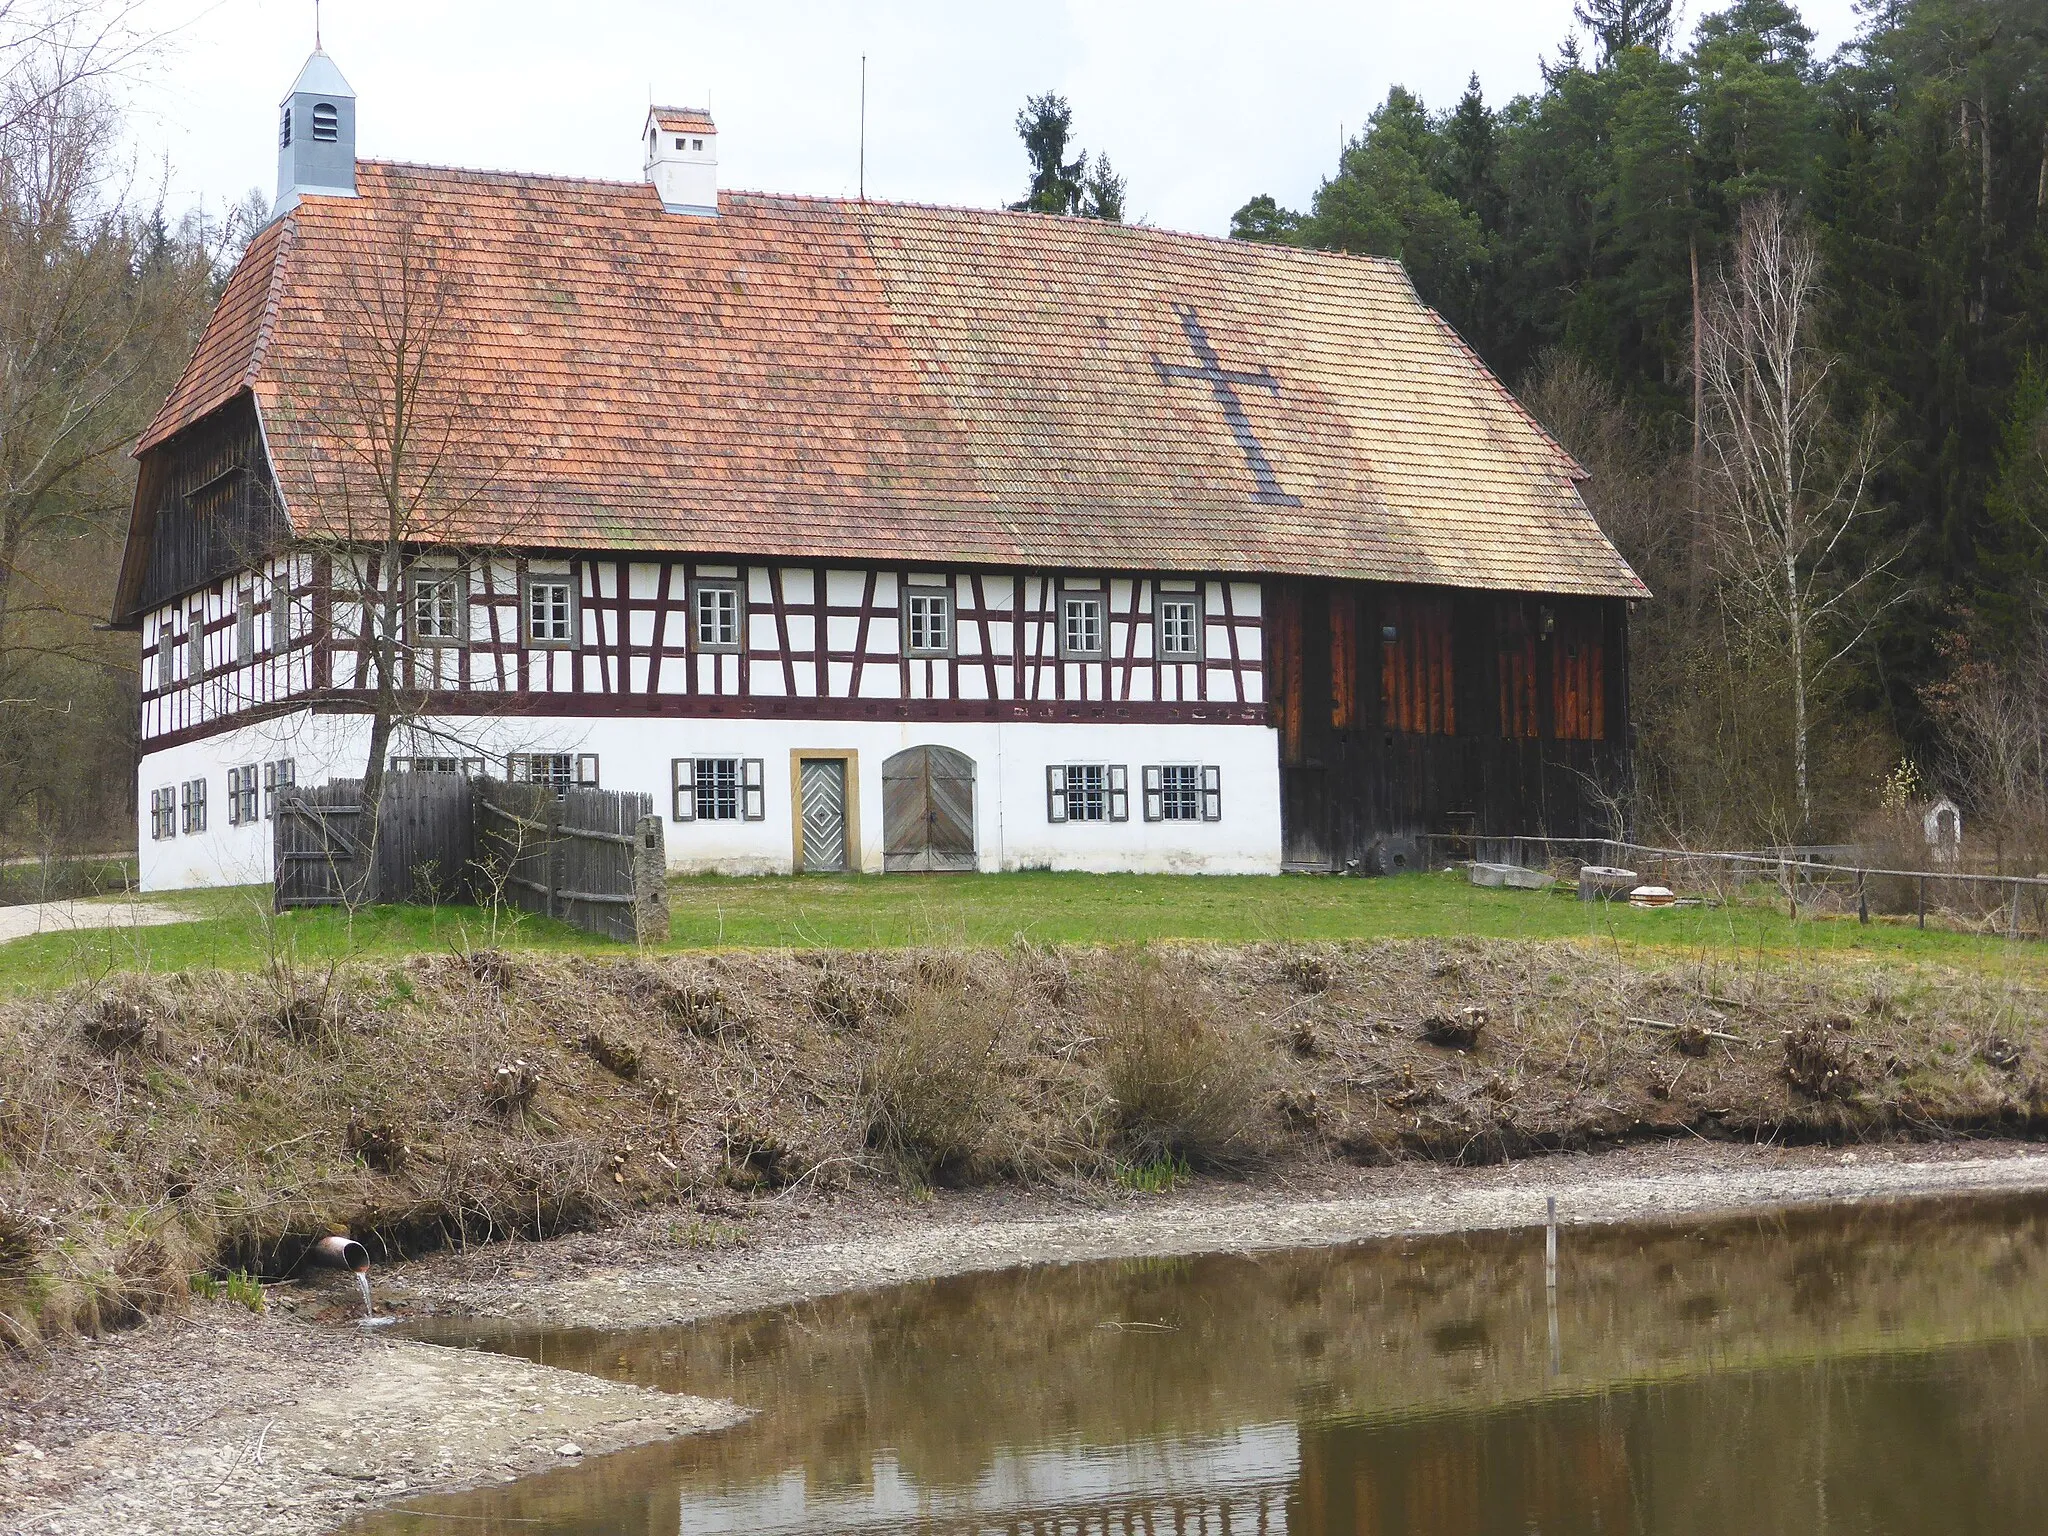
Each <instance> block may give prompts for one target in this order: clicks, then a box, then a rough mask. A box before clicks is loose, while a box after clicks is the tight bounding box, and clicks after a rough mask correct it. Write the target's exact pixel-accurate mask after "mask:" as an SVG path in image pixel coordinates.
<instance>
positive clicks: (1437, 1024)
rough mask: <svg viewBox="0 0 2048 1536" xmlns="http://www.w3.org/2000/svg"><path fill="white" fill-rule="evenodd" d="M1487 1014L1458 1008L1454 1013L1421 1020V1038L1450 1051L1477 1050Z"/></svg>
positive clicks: (1476, 1009)
mask: <svg viewBox="0 0 2048 1536" xmlns="http://www.w3.org/2000/svg"><path fill="white" fill-rule="evenodd" d="M1486 1022H1487V1012H1486V1010H1485V1009H1484V1008H1479V1007H1472V1008H1460V1009H1459V1010H1458V1011H1457V1012H1456V1013H1440V1014H1437V1015H1435V1016H1434V1017H1432V1018H1428V1019H1425V1020H1423V1023H1422V1034H1423V1038H1424V1039H1426V1040H1428V1041H1429V1043H1430V1044H1431V1045H1440V1046H1442V1047H1444V1049H1446V1050H1451V1051H1470V1050H1475V1049H1477V1047H1478V1045H1479V1035H1480V1032H1481V1031H1482V1030H1484V1029H1485V1028H1486Z"/></svg>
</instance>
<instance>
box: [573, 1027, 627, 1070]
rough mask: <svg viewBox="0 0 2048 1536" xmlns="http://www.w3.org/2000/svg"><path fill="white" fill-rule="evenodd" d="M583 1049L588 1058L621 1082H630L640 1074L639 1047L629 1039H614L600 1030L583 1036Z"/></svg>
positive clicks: (591, 1031)
mask: <svg viewBox="0 0 2048 1536" xmlns="http://www.w3.org/2000/svg"><path fill="white" fill-rule="evenodd" d="M583 1049H584V1050H586V1051H588V1052H589V1053H590V1059H591V1060H592V1061H594V1062H596V1063H597V1064H598V1065H599V1066H600V1067H603V1068H604V1069H605V1071H607V1072H609V1073H611V1075H612V1076H613V1077H616V1078H618V1079H619V1081H621V1082H625V1083H630V1082H632V1081H633V1080H634V1079H636V1078H637V1077H639V1075H640V1047H639V1046H637V1045H635V1044H633V1043H632V1042H631V1041H630V1040H615V1039H613V1038H612V1037H611V1036H610V1035H607V1034H605V1033H604V1032H603V1031H602V1030H596V1029H593V1030H590V1031H589V1032H588V1033H586V1034H585V1035H584V1036H583Z"/></svg>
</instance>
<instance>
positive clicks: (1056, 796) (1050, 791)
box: [1045, 763, 1067, 821]
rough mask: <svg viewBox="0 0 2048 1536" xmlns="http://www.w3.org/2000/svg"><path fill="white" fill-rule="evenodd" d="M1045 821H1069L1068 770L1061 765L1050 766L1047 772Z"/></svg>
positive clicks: (1053, 764)
mask: <svg viewBox="0 0 2048 1536" xmlns="http://www.w3.org/2000/svg"><path fill="white" fill-rule="evenodd" d="M1045 819H1046V820H1047V821H1065V820H1066V819H1067V770H1066V767H1065V766H1064V765H1063V764H1060V763H1052V764H1049V765H1047V767H1046V770H1045Z"/></svg>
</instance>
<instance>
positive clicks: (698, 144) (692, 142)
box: [690, 139, 704, 151]
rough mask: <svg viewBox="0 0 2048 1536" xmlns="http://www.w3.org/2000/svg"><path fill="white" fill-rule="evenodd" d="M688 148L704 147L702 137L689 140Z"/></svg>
mask: <svg viewBox="0 0 2048 1536" xmlns="http://www.w3.org/2000/svg"><path fill="white" fill-rule="evenodd" d="M690 148H691V149H692V150H697V151H701V150H702V149H703V148H704V141H703V140H702V139H692V140H690Z"/></svg>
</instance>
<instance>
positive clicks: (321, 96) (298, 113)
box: [273, 3, 356, 217]
mask: <svg viewBox="0 0 2048 1536" xmlns="http://www.w3.org/2000/svg"><path fill="white" fill-rule="evenodd" d="M313 40H314V44H315V46H314V49H313V52H312V56H311V57H309V58H308V59H307V60H306V65H305V68H303V69H301V70H300V71H299V78H298V79H296V80H294V81H293V82H292V88H291V89H290V90H288V91H286V92H285V93H284V100H283V101H281V102H279V103H278V119H277V207H276V209H275V210H274V212H273V217H274V216H275V215H276V214H281V213H289V212H290V211H291V210H292V209H294V208H296V207H298V205H299V199H300V198H302V197H354V196H355V195H356V93H355V92H354V91H353V90H351V89H350V88H349V83H348V81H347V80H345V79H343V78H342V73H341V71H340V70H339V69H338V68H336V67H335V63H334V60H332V59H330V58H329V57H328V56H327V53H326V50H325V49H323V48H321V47H319V46H318V44H319V40H320V10H319V6H318V4H317V3H316V4H315V6H314V8H313Z"/></svg>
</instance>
